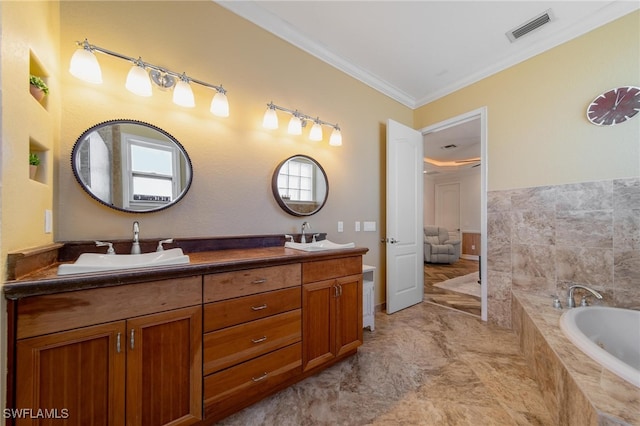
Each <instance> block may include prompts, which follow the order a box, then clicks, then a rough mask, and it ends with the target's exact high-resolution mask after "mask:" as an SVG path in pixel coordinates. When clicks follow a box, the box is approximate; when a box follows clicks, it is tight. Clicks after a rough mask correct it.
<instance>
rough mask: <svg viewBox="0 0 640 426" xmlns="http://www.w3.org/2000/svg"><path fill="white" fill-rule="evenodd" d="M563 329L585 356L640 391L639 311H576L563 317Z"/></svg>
mask: <svg viewBox="0 0 640 426" xmlns="http://www.w3.org/2000/svg"><path fill="white" fill-rule="evenodd" d="M560 328H561V329H562V331H563V333H564V334H565V336H567V338H568V339H569V340H570V341H571V342H572V343H573V344H574V345H576V346H577V347H578V348H580V350H581V351H582V352H584V353H585V354H587V355H588V356H589V357H591V358H592V359H593V360H595V361H596V362H598V363H599V364H601V365H602V366H603V367H605V368H606V369H608V370H610V371H611V372H613V373H615V374H616V375H618V376H619V377H621V378H623V379H624V380H626V381H628V382H629V383H631V384H633V385H634V386H636V387H638V388H640V311H634V310H631V309H621V308H611V307H605V306H589V307H580V308H573V309H571V310H569V311H567V312H565V313H563V314H562V316H561V317H560Z"/></svg>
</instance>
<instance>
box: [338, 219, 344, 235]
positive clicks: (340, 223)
mask: <svg viewBox="0 0 640 426" xmlns="http://www.w3.org/2000/svg"><path fill="white" fill-rule="evenodd" d="M338 232H344V223H343V222H342V221H341V220H340V221H338Z"/></svg>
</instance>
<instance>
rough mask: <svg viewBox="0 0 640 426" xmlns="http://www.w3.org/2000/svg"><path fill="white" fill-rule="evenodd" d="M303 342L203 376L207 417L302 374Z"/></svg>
mask: <svg viewBox="0 0 640 426" xmlns="http://www.w3.org/2000/svg"><path fill="white" fill-rule="evenodd" d="M301 354H302V348H301V344H300V343H296V344H293V345H291V346H287V347H286V348H282V349H280V350H277V351H275V352H271V353H269V354H267V355H264V356H261V357H259V358H256V359H253V360H251V361H247V362H245V363H242V364H239V365H236V366H235V367H232V368H228V369H226V370H224V371H221V372H219V373H216V374H212V375H210V376H207V377H205V378H204V404H205V418H209V417H212V416H216V415H219V413H220V412H224V411H229V410H230V408H232V407H233V406H234V405H242V404H243V402H245V401H246V400H250V399H252V398H256V397H257V396H258V395H260V394H262V393H265V392H268V391H269V389H271V388H273V387H275V386H277V385H279V384H280V383H283V382H285V381H287V380H289V379H291V378H293V377H295V376H297V375H299V374H300V372H301V370H300V368H301V365H302V360H301Z"/></svg>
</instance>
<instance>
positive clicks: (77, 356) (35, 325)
mask: <svg viewBox="0 0 640 426" xmlns="http://www.w3.org/2000/svg"><path fill="white" fill-rule="evenodd" d="M151 290H157V293H155V294H154V293H150V291H151ZM176 291H179V292H180V293H181V294H182V295H181V297H179V298H177V300H176V299H175V298H173V297H172V296H173V295H174V294H175V292H176ZM123 294H126V295H127V297H128V302H129V303H128V304H127V305H126V306H119V305H118V304H117V301H118V299H119V297H118V295H123ZM185 303H186V304H194V305H195V306H189V307H179V306H180V305H183V304H185ZM201 303H202V281H201V278H200V277H194V278H189V279H181V280H168V281H160V282H153V283H144V284H134V285H128V286H120V287H110V288H101V289H94V290H83V291H77V292H70V293H60V294H55V295H47V296H37V297H33V298H26V299H24V300H21V301H20V304H19V305H18V315H17V316H18V320H17V321H18V323H17V334H18V336H22V338H20V339H19V340H18V341H17V344H16V351H17V368H16V407H18V408H32V409H33V410H34V412H35V410H37V409H48V410H56V413H57V415H58V416H67V417H68V418H69V419H70V421H71V423H72V424H83V425H84V424H92V425H122V424H127V425H151V424H154V425H163V424H171V425H188V424H193V423H196V422H197V421H199V420H200V419H201V418H202V373H201V368H202V355H201V354H202V305H201ZM97 305H100V307H99V308H98V306H97ZM129 306H132V307H134V308H138V309H139V310H140V311H142V312H145V311H156V313H149V314H147V315H141V316H135V317H130V318H128V317H127V316H128V315H129V314H130V313H131V311H130V307H129ZM167 308H169V309H170V310H166V309H167ZM69 311H72V314H70V312H69ZM158 311H162V312H158ZM108 312H110V315H109V314H108ZM54 320H55V321H54ZM105 320H106V321H107V322H104V323H101V324H96V325H93V324H95V323H96V322H103V321H105ZM43 322H45V323H43ZM78 324H81V325H82V327H76V326H77V325H78ZM42 330H46V332H43V331H42ZM43 333H44V334H43ZM55 421H56V420H52V419H21V420H18V421H17V422H16V423H17V424H18V425H22V424H31V425H44V424H49V422H55ZM57 421H58V422H59V420H57Z"/></svg>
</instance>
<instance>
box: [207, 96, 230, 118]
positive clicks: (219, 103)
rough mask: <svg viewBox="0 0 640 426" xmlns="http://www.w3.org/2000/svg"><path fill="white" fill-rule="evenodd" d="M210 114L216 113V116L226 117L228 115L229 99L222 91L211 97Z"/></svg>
mask: <svg viewBox="0 0 640 426" xmlns="http://www.w3.org/2000/svg"><path fill="white" fill-rule="evenodd" d="M210 111H211V114H213V115H216V116H218V117H228V116H229V101H228V100H227V95H225V94H224V93H222V92H217V93H216V94H215V95H214V97H213V99H211V108H210Z"/></svg>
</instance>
